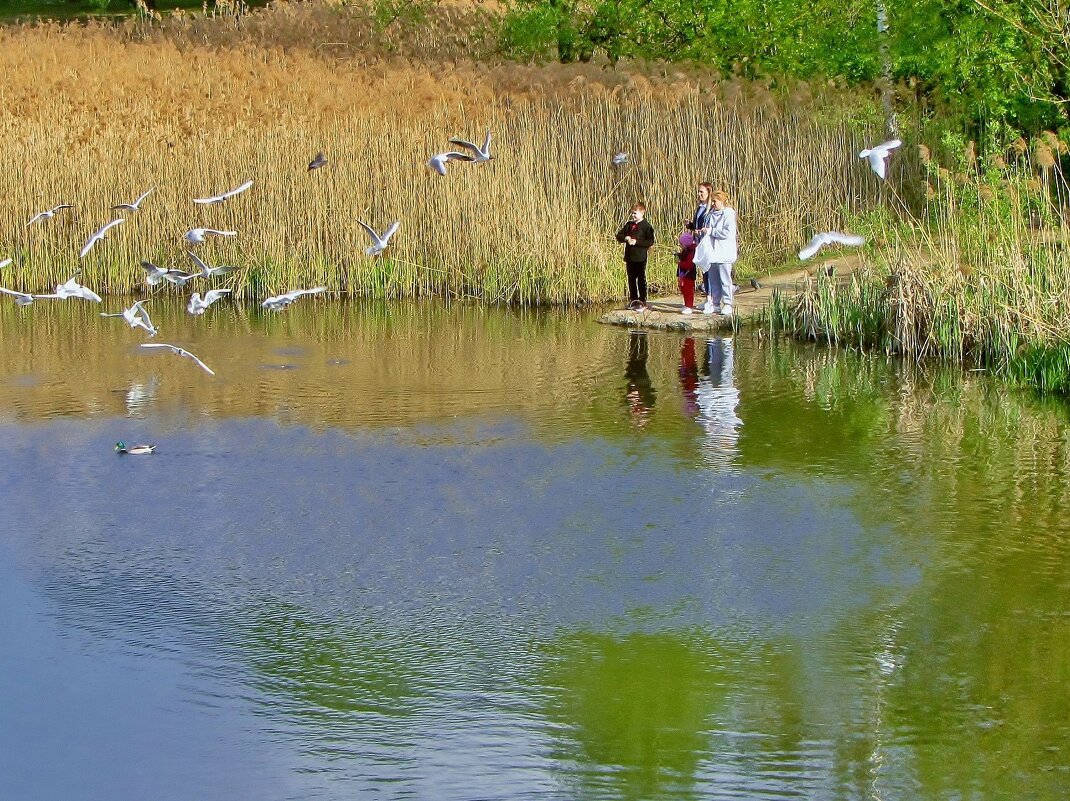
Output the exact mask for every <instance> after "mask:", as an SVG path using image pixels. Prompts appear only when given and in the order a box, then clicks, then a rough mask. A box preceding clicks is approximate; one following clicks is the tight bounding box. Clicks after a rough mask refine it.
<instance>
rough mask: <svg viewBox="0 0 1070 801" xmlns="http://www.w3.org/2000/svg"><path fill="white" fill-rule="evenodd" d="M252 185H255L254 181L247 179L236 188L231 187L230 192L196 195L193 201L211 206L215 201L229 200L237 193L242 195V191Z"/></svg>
mask: <svg viewBox="0 0 1070 801" xmlns="http://www.w3.org/2000/svg"><path fill="white" fill-rule="evenodd" d="M252 185H253V182H252V181H246V182H245V183H244V184H242V185H241V186H238V187H235V188H234V189H231V190H230V191H229V192H224V193H223V194H221V195H212V197H195V198H194V199H193V202H194V203H200V204H202V205H205V206H211V205H213V204H215V203H222V202H223V201H224V200H229V199H230V198H232V197H234V196H235V195H240V194H241V193H242V192H244V191H245V190H246V189H248V188H249V187H250V186H252Z"/></svg>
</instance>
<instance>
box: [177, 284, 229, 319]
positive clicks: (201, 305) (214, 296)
mask: <svg viewBox="0 0 1070 801" xmlns="http://www.w3.org/2000/svg"><path fill="white" fill-rule="evenodd" d="M228 292H230V290H229V289H209V290H208V291H207V292H205V293H204V297H203V298H202V297H201V293H200V292H194V293H193V294H192V295H190V297H189V306H187V307H186V311H188V312H189V313H190V314H196V315H201V314H204V312H205V310H206V309H207V308H208V307H209V306H211V305H212V304H213V303H215V302H216V301H217V300H219V299H220V298H221V297H223V296H224V295H226V294H227V293H228Z"/></svg>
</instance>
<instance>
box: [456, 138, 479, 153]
mask: <svg viewBox="0 0 1070 801" xmlns="http://www.w3.org/2000/svg"><path fill="white" fill-rule="evenodd" d="M450 142H451V143H453V144H455V145H460V146H461V147H463V148H465V149H466V150H471V151H473V152H475V153H479V152H480V150H479V148H478V147H476V146H475V145H473V144H472V143H471V142H466V141H465V140H464V139H451V140H450Z"/></svg>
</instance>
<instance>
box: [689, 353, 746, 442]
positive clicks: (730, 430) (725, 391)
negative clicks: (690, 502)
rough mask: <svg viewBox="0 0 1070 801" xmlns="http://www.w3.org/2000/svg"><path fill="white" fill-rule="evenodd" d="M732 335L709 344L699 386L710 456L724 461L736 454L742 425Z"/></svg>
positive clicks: (701, 419) (700, 420) (700, 415)
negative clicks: (738, 407)
mask: <svg viewBox="0 0 1070 801" xmlns="http://www.w3.org/2000/svg"><path fill="white" fill-rule="evenodd" d="M732 350H733V348H732V340H731V338H727V337H725V338H718V339H711V340H709V341H708V342H707V343H706V358H705V361H704V363H703V370H702V375H703V377H702V379H701V380H700V381H699V386H698V407H699V417H698V420H699V423H700V424H701V425H702V427H703V428H705V429H706V450H707V456H710V457H712V458H713V459H714V460H716V461H721V460H723V459H724V457H725V456H729V457H730V456H732V455H734V454H735V450H736V443H737V442H738V440H739V427H740V426H741V425H742V424H743V421H742V420H740V419H739V416H738V415H737V414H736V407H737V406H739V390H738V389H736V386H735V381H734V378H735V376H734V372H733V371H734V366H733V364H732V355H733V354H732Z"/></svg>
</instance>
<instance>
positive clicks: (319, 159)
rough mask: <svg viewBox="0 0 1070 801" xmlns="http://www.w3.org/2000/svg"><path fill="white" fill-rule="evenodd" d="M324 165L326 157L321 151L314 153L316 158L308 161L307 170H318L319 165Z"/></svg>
mask: <svg viewBox="0 0 1070 801" xmlns="http://www.w3.org/2000/svg"><path fill="white" fill-rule="evenodd" d="M326 166H327V157H326V156H324V155H323V154H322V153H317V154H316V158H314V159H312V161H310V162H309V163H308V171H309V172H312V171H313V170H318V169H319V168H320V167H326Z"/></svg>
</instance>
